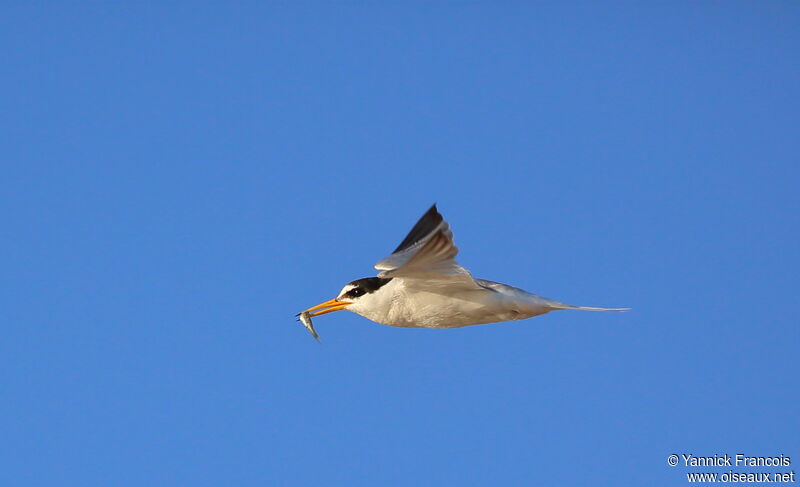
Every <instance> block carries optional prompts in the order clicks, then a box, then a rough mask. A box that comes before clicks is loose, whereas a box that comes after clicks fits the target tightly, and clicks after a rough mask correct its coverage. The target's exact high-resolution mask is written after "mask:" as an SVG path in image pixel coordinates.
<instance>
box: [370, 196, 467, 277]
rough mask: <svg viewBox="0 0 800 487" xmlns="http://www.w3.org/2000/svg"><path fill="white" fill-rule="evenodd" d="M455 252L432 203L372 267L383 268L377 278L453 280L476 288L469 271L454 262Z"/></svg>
mask: <svg viewBox="0 0 800 487" xmlns="http://www.w3.org/2000/svg"><path fill="white" fill-rule="evenodd" d="M434 223H435V224H434ZM420 229H428V232H427V233H425V234H422V232H420V231H419V230H420ZM411 237H413V238H411ZM412 240H413V241H412ZM456 255H458V247H456V246H455V243H453V232H451V231H450V225H448V224H447V222H446V221H444V219H443V218H442V216H441V215H440V214H439V212H438V211H437V210H436V205H433V206H432V207H431V209H430V210H428V212H427V213H426V214H425V215H423V216H422V218H420V220H419V221H418V222H417V224H416V225H415V226H414V228H413V229H412V230H411V232H409V234H408V236H407V237H406V238H405V240H403V243H401V244H400V246H399V247H398V250H396V251H395V252H394V253H393V254H392V255H390V256H388V257H386V258H385V259H383V260H381V261H380V262H378V263H377V264H375V268H376V269H377V270H379V271H383V272H381V273H379V274H378V277H407V278H425V279H444V280H448V281H454V280H457V281H462V282H463V283H464V284H467V285H469V286H471V287H476V288H477V287H480V286H479V285H478V284H476V283H475V281H474V280H473V279H472V276H471V275H470V273H469V271H468V270H466V269H464V268H463V267H461V266H459V265H458V263H457V262H456V260H455V256H456Z"/></svg>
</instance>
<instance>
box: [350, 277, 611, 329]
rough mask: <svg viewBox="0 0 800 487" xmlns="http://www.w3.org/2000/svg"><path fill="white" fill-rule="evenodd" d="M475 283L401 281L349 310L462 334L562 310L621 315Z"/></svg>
mask: <svg viewBox="0 0 800 487" xmlns="http://www.w3.org/2000/svg"><path fill="white" fill-rule="evenodd" d="M474 282H475V283H477V284H478V286H472V287H470V286H461V285H454V283H453V282H452V281H449V280H447V279H445V280H441V281H436V280H431V279H406V278H401V277H398V278H394V279H393V280H392V281H390V282H389V283H388V284H386V285H385V286H383V287H382V288H380V289H378V290H377V291H376V292H374V293H373V294H372V295H371V296H369V298H368V299H363V300H359V301H361V302H356V303H353V304H352V305H350V306H348V307H347V308H346V309H347V310H348V311H352V312H354V313H357V314H359V315H361V316H364V317H365V318H367V319H370V320H372V321H375V322H377V323H381V324H384V325H389V326H398V327H404V328H460V327H462V326H469V325H480V324H483V323H495V322H499V321H511V320H523V319H526V318H531V317H533V316H538V315H543V314H545V313H549V312H550V311H554V310H559V309H585V310H589V311H618V309H614V310H611V309H605V308H584V307H580V306H572V305H569V304H566V303H561V302H558V301H553V300H550V299H547V298H543V297H541V296H537V295H535V294H531V293H528V292H525V291H523V290H522V289H518V288H516V287H513V286H509V285H506V284H501V283H497V282H492V281H484V280H482V279H475V280H474Z"/></svg>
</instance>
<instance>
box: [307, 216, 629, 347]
mask: <svg viewBox="0 0 800 487" xmlns="http://www.w3.org/2000/svg"><path fill="white" fill-rule="evenodd" d="M457 254H458V248H456V246H455V245H454V244H453V233H452V232H451V231H450V226H449V225H448V224H447V222H446V221H444V219H443V218H442V215H441V214H439V211H437V209H436V205H433V206H432V207H431V208H430V210H428V211H427V212H426V213H425V214H424V215H422V218H420V219H419V221H418V222H417V224H416V225H414V228H412V229H411V231H410V232H409V233H408V235H407V236H406V238H405V239H403V241H402V242H401V243H400V245H398V246H397V248H396V249H395V251H394V252H393V253H392V254H391V255H390V256H388V257H386V258H385V259H383V260H381V261H380V262H378V263H377V264H375V269H377V270H379V271H381V272H380V273H379V274H378V276H377V277H365V278H364V279H358V280H356V281H353V282H350V283H348V284H347V285H345V286H344V287H343V288H342V290H341V291H340V292H339V295H338V296H336V297H335V298H334V299H331V300H328V301H325V302H324V303H321V304H318V305H317V306H313V307H311V308H308V309H307V310H305V311H304V312H303V314H304V316H305V317H306V318H308V317H312V316H320V315H323V314H326V313H331V312H333V311H339V310H342V309H345V310H347V311H352V312H353V313H356V314H359V315H361V316H363V317H365V318H367V319H370V320H372V321H375V322H377V323H381V324H384V325H389V326H398V327H406V328H459V327H462V326H469V325H479V324H483V323H494V322H498V321H509V320H523V319H526V318H531V317H534V316H539V315H543V314H545V313H549V312H551V311H555V310H561V309H576V310H584V311H626V310H628V309H629V308H591V307H587V306H573V305H571V304H566V303H562V302H559V301H554V300H552V299H547V298H543V297H541V296H537V295H535V294H531V293H528V292H526V291H523V290H522V289H519V288H516V287H513V286H509V285H508V284H502V283H499V282H492V281H485V280H483V279H475V278H473V277H472V275H471V274H470V273H469V271H468V270H467V269H465V268H463V267H461V266H460V265H458V263H457V262H456V261H455V256H456V255H457ZM307 321H308V324H306V327H307V328H309V331H311V332H312V333H314V332H313V327H312V326H310V322H311V321H310V319H309V320H307ZM304 324H305V322H304Z"/></svg>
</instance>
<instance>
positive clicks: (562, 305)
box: [551, 303, 630, 312]
mask: <svg viewBox="0 0 800 487" xmlns="http://www.w3.org/2000/svg"><path fill="white" fill-rule="evenodd" d="M551 307H552V308H553V309H576V310H579V311H604V312H605V311H629V310H630V308H595V307H592V306H573V305H571V304H567V303H556V304H554V305H552V306H551Z"/></svg>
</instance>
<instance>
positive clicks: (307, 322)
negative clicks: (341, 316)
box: [297, 311, 322, 343]
mask: <svg viewBox="0 0 800 487" xmlns="http://www.w3.org/2000/svg"><path fill="white" fill-rule="evenodd" d="M297 316H298V318H297V321H299V322H300V323H302V324H303V326H305V327H306V330H308V331H309V332H310V333H311V334H312V335H314V338H316V339H317V341H318V342H319V343H322V340H320V339H319V335H317V332H316V330H314V324H313V323H311V316H310V315H309V313H308V311H303V312H302V313H300V314H299V315H297Z"/></svg>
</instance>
